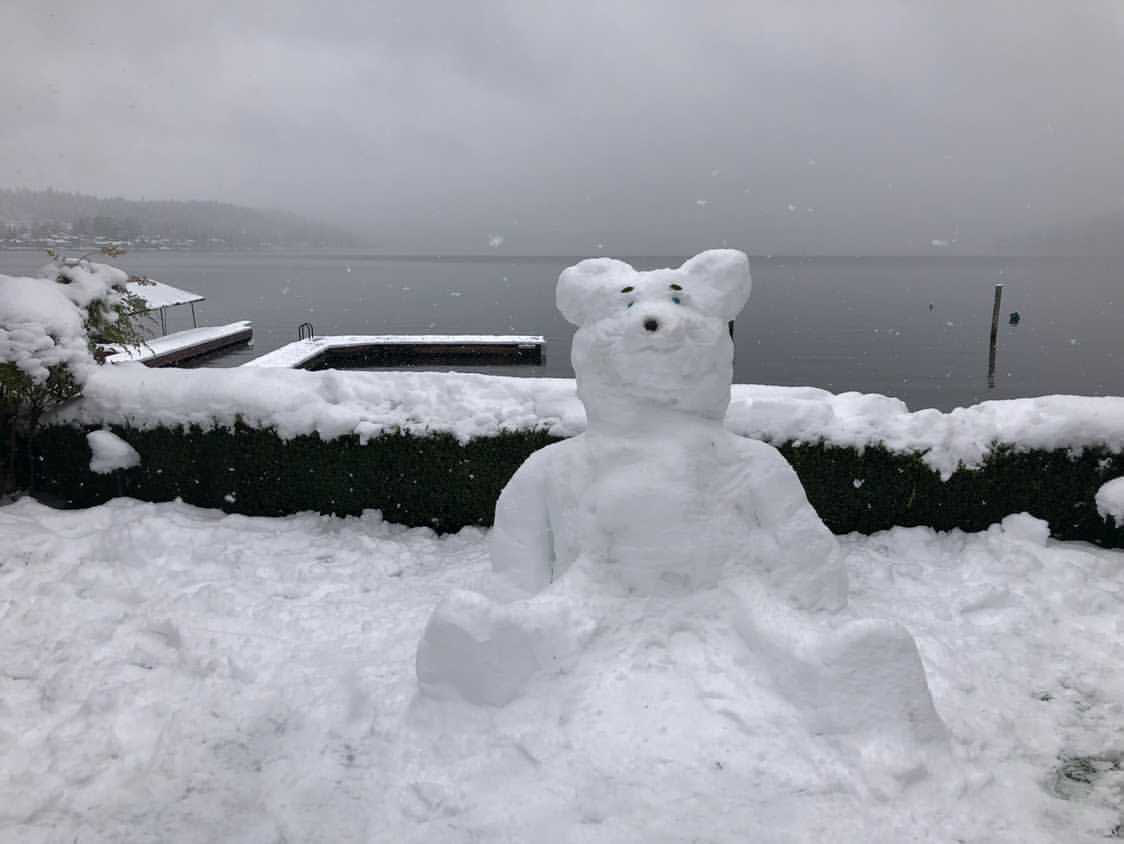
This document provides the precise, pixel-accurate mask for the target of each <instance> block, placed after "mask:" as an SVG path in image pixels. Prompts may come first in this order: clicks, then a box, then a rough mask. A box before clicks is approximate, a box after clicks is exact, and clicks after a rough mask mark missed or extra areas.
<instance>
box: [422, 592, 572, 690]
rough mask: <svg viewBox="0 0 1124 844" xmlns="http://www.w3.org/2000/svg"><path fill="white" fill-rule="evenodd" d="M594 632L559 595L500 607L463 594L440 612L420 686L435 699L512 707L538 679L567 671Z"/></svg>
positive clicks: (425, 644)
mask: <svg viewBox="0 0 1124 844" xmlns="http://www.w3.org/2000/svg"><path fill="white" fill-rule="evenodd" d="M591 628H592V625H591V624H590V623H589V622H587V621H585V620H583V619H579V618H575V614H574V613H573V612H572V607H571V604H570V603H569V602H568V601H565V600H561V599H559V598H557V597H554V596H551V595H538V596H535V597H533V598H529V599H526V600H521V601H514V602H511V603H498V602H496V601H493V600H491V599H490V598H488V597H486V596H484V595H481V594H479V593H477V592H467V591H463V590H459V591H456V592H453V593H452V594H451V595H449V597H448V598H446V599H445V600H444V601H443V602H442V603H441V604H440V605H438V607H437V609H436V610H434V612H433V615H432V616H431V617H430V619H429V623H428V624H427V625H426V628H425V632H424V633H423V634H422V638H421V642H420V643H419V645H418V652H417V675H418V684H419V687H420V689H421V692H422V694H424V695H427V696H429V697H434V698H450V697H452V698H457V697H459V698H461V699H463V700H466V701H468V702H470V703H475V704H484V705H489V706H504V705H505V704H507V703H510V702H511V701H512V700H514V699H515V698H517V697H518V696H519V695H520V694H521V693H522V691H523V689H524V688H525V687H526V685H527V683H528V682H529V681H530V680H531V678H532V677H533V676H534V675H535V674H537V673H539V672H540V671H550V670H559V669H561V668H562V667H564V664H565V660H566V659H567V657H569V656H571V655H572V654H573V653H574V652H576V651H577V650H578V649H579V648H580V646H581V644H582V642H583V641H584V639H585V638H587V636H588V633H589V632H591Z"/></svg>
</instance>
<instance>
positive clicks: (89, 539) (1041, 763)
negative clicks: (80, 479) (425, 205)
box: [0, 499, 1124, 844]
mask: <svg viewBox="0 0 1124 844" xmlns="http://www.w3.org/2000/svg"><path fill="white" fill-rule="evenodd" d="M1044 535H1045V528H1044V526H1043V525H1041V523H1036V522H1035V520H1033V519H1030V518H1029V517H1025V516H1023V517H1012V518H1010V519H1007V520H1005V521H1004V522H1003V524H1002V525H996V526H993V527H992V528H991V529H990V530H988V531H986V532H983V533H979V534H963V533H960V532H956V531H954V532H951V533H947V534H940V533H936V532H934V531H932V530H928V529H924V528H912V529H905V528H898V529H895V530H892V531H889V532H886V533H882V534H877V535H874V536H870V537H866V536H859V535H851V536H848V537H843V538H842V539H841V542H842V545H843V550H844V553H845V555H846V562H847V566H848V569H849V571H850V574H851V583H852V591H851V601H852V603H853V605H854V606H855V607H856V610H858V611H860V612H861V613H862V614H863V615H866V616H870V617H884V618H890V619H894V620H897V621H900V622H902V623H905V624H907V625H908V626H909V628H910V629H911V631H912V632H913V633H914V635H915V636H916V638H917V641H918V644H919V647H920V651H921V654H922V658H923V659H924V662H925V668H926V671H927V673H928V675H929V677H930V682H931V685H932V690H933V696H934V698H935V702H936V705H937V707H938V709H939V710H940V712H941V713H942V715H943V717H944V718H945V721H946V722H947V724H948V727H949V730H950V733H951V736H952V745H953V753H954V756H955V765H956V769H957V771H958V773H959V775H960V777H961V779H962V781H963V785H962V786H961V787H952V786H950V787H948V788H938V787H934V784H933V782H932V781H926V782H922V783H920V784H918V785H916V786H913V787H910V788H908V789H907V790H906V791H905V792H904V793H903V794H900V795H899V796H897V797H896V798H894V799H893V800H881V799H879V798H878V797H877V796H875V795H873V794H870V793H867V792H865V791H863V790H862V789H860V788H856V786H855V784H854V782H853V781H852V780H850V779H849V778H848V776H847V772H846V771H845V770H841V769H840V768H839V767H838V766H837V765H836V764H835V763H834V759H835V752H834V748H833V747H832V739H831V738H830V737H821V738H815V739H809V738H808V736H807V730H806V729H805V728H797V724H796V722H795V721H794V720H793V719H794V717H795V716H794V713H793V711H792V710H791V709H789V708H786V707H785V706H784V705H783V702H781V701H780V700H779V699H778V697H777V695H776V693H775V692H774V691H772V690H771V689H770V688H769V687H768V686H767V685H765V684H764V683H763V681H762V680H761V678H759V677H756V676H755V675H754V674H753V672H752V671H750V670H748V669H747V666H746V665H745V664H744V663H742V662H740V661H739V660H737V659H734V658H731V659H725V660H720V659H710V658H709V657H713V655H715V654H722V653H724V649H723V647H721V645H723V644H724V643H723V642H705V641H702V640H700V638H699V636H698V630H699V628H700V624H701V622H702V621H704V620H705V619H700V618H699V617H697V616H694V615H692V613H691V611H690V609H691V608H690V607H688V606H679V605H677V604H676V603H675V602H668V604H667V607H668V609H669V614H668V615H667V617H666V618H667V624H666V625H664V626H663V627H660V626H659V625H658V624H655V623H654V621H653V618H654V616H653V615H652V614H651V613H650V612H648V611H647V610H646V609H645V608H648V609H650V607H651V599H650V598H643V599H637V605H636V607H635V608H634V609H635V611H636V612H645V618H647V619H648V623H647V627H646V628H645V629H644V631H643V633H644V635H637V636H634V637H632V638H631V640H629V641H628V642H625V641H624V640H623V639H622V640H621V642H620V644H621V646H622V647H621V649H620V650H619V652H617V651H613V650H612V649H608V648H606V649H602V650H601V651H600V652H599V653H601V655H602V656H603V657H604V658H603V659H602V660H601V661H595V662H594V663H593V664H582V665H581V666H579V670H578V671H577V672H576V673H574V674H573V675H570V676H562V677H559V678H557V679H556V680H555V681H554V682H553V683H550V684H545V685H544V686H543V687H542V688H540V689H538V690H537V693H532V694H529V695H528V696H527V697H526V698H524V699H523V700H521V701H520V702H519V703H518V704H513V705H511V706H509V707H507V708H505V709H504V710H502V711H501V712H496V711H494V710H493V711H491V712H487V713H481V710H480V709H479V708H476V707H466V706H464V705H462V704H455V703H451V702H449V703H446V702H434V701H429V700H425V699H419V698H418V697H416V688H417V686H416V680H415V677H414V665H413V660H414V647H415V644H416V642H417V640H418V638H419V636H420V635H421V631H422V629H423V627H424V625H425V622H426V619H427V617H428V615H429V613H430V611H431V609H432V607H433V606H434V605H435V604H436V603H437V602H438V601H439V600H440V599H441V597H443V596H444V595H446V594H447V593H448V592H449V591H450V590H451V589H454V588H472V587H474V586H475V585H476V584H477V583H478V582H479V578H480V577H481V576H482V575H483V573H484V572H485V571H486V570H487V568H488V561H487V551H486V548H485V539H486V535H485V534H484V532H482V531H479V530H474V529H469V530H465V531H463V532H461V533H460V534H456V535H452V536H446V537H444V538H440V539H439V538H437V537H436V536H434V534H433V533H432V532H430V531H428V530H425V529H414V530H403V529H402V528H399V527H395V526H393V525H389V524H387V523H385V522H383V521H382V520H380V519H379V518H378V517H377V515H376V514H374V513H368V514H367V515H365V516H363V517H362V518H352V519H336V518H329V517H320V516H315V515H311V514H302V515H297V516H291V517H286V518H282V519H265V518H247V517H244V516H224V515H223V514H222V513H219V512H217V511H209V510H200V509H196V508H193V507H189V506H186V505H183V504H175V503H170V504H143V503H139V502H136V501H131V500H127V499H118V500H116V501H114V502H112V503H111V504H107V505H104V506H101V507H95V508H90V509H87V510H71V511H57V510H51V509H49V508H47V507H43V506H41V505H39V504H37V503H35V502H33V501H31V500H29V499H24V500H21V501H18V502H16V503H15V504H12V505H9V506H6V507H0V546H2V547H3V548H4V549H5V553H4V555H3V556H2V557H0V596H2V597H0V617H2V618H3V624H0V667H2V669H0V760H3V761H2V763H0V840H4V841H21V842H25V841H26V842H47V841H74V840H76V839H77V840H80V841H86V840H90V841H124V840H128V841H176V842H183V844H191V842H209V841H274V840H280V839H282V838H283V839H285V840H289V841H307V842H336V841H372V842H394V844H400V842H401V844H409V842H433V841H441V842H450V843H451V844H459V842H469V841H574V842H577V841H582V842H591V844H592V843H593V842H613V844H615V843H616V842H621V841H653V842H658V841H667V842H671V841H693V840H697V841H714V842H735V841H769V842H803V841H820V840H832V841H837V842H841V843H842V844H847V843H849V842H863V844H865V843H866V842H876V841H877V842H881V841H921V842H941V844H944V843H945V842H949V841H956V840H962V841H978V842H983V841H987V842H1019V844H1046V843H1047V842H1059V841H1065V842H1075V844H1078V843H1080V842H1090V844H1092V842H1103V841H1104V840H1105V838H1106V836H1107V835H1108V833H1109V831H1110V830H1111V829H1112V828H1113V826H1114V825H1116V824H1118V823H1120V820H1121V818H1120V809H1121V806H1120V794H1121V792H1120V787H1121V778H1122V777H1124V774H1122V773H1121V772H1120V771H1119V770H1116V771H1114V770H1112V762H1111V760H1112V759H1113V758H1115V759H1116V760H1117V761H1118V762H1119V758H1120V757H1119V753H1120V749H1121V748H1122V747H1124V710H1122V704H1121V701H1124V663H1122V662H1121V660H1120V659H1119V654H1120V653H1121V652H1122V649H1124V624H1122V623H1121V620H1120V613H1119V607H1120V601H1121V598H1122V597H1124V593H1122V589H1124V552H1120V551H1105V550H1101V549H1097V548H1093V547H1091V546H1089V545H1086V544H1084V543H1074V544H1067V543H1057V542H1052V541H1045V540H1044ZM677 607H678V608H677ZM625 620H626V619H622V621H625ZM559 686H561V687H562V689H561V691H560V689H559ZM747 687H749V688H752V689H754V690H755V691H756V695H755V696H754V697H752V698H747V697H746V695H745V691H746V688H747ZM532 691H533V692H535V690H532ZM661 729H662V730H663V732H661ZM1114 754H1115V756H1114ZM1089 759H1092V761H1089V762H1086V761H1084V760H1089ZM1105 760H1108V761H1105ZM1067 771H1069V772H1070V773H1071V774H1072V775H1071V776H1067V774H1066V772H1067ZM1063 796H1064V797H1067V798H1069V799H1062V798H1063Z"/></svg>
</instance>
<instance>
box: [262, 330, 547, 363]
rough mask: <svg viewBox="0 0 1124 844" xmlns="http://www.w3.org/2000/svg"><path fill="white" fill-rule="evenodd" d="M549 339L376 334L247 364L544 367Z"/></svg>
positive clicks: (316, 341) (317, 343)
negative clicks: (534, 365) (521, 365)
mask: <svg viewBox="0 0 1124 844" xmlns="http://www.w3.org/2000/svg"><path fill="white" fill-rule="evenodd" d="M545 345H546V341H545V340H544V339H543V338H542V337H540V336H532V335H526V336H524V335H515V336H512V335H506V334H376V335H335V336H324V337H309V338H305V339H303V340H297V341H296V342H294V343H288V344H287V345H284V346H282V347H281V348H279V349H276V350H275V351H272V352H268V353H266V354H264V355H262V356H261V357H258V358H254V359H253V360H251V361H248V362H246V363H244V364H242V365H243V366H275V367H286V368H289V369H324V368H327V367H332V366H341V367H342V368H345V369H346V368H348V367H349V366H350V367H362V366H408V365H410V364H414V365H418V364H423V365H430V366H433V365H437V366H445V365H455V364H464V365H481V364H541V363H542V361H543V347H544V346H545Z"/></svg>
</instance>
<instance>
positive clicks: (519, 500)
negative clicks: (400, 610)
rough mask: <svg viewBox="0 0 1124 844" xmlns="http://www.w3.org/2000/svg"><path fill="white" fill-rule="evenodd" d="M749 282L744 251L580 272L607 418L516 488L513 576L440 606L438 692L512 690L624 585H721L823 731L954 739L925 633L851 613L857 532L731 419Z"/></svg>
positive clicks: (422, 653) (593, 366) (499, 520)
mask: <svg viewBox="0 0 1124 844" xmlns="http://www.w3.org/2000/svg"><path fill="white" fill-rule="evenodd" d="M749 293H750V275H749V263H748V260H747V258H746V256H745V255H744V254H743V253H741V252H738V251H734V250H711V251H708V252H703V253H702V254H700V255H697V256H696V257H694V258H691V259H690V260H688V261H687V262H686V263H684V264H683V265H682V266H681V267H679V268H678V269H662V270H654V271H651V272H638V271H636V270H634V269H633V268H632V267H631V266H629V265H628V264H626V263H623V262H621V261H617V260H612V259H607V258H598V259H591V260H585V261H582V262H581V263H579V264H577V265H575V266H572V267H570V268H568V269H567V270H565V271H564V272H563V273H562V275H561V277H560V278H559V281H558V288H557V303H558V307H559V309H560V310H561V312H562V314H563V315H564V316H565V317H566V319H567V320H569V321H570V322H572V323H574V324H575V325H576V326H578V329H577V332H576V334H575V336H574V341H573V348H572V361H573V366H574V371H575V373H576V375H577V385H578V395H579V397H580V398H581V400H582V402H583V403H584V405H585V408H586V414H587V417H588V428H587V430H586V432H585V433H583V434H581V435H580V436H577V437H574V438H572V439H568V440H565V441H563V442H560V443H557V444H555V445H551V446H548V447H547V448H544V449H542V450H540V451H538V452H536V453H535V454H533V455H531V457H530V458H529V459H528V460H527V461H526V462H525V463H524V464H523V465H522V466H521V467H520V469H519V470H518V471H517V472H516V473H515V475H514V477H512V479H511V481H510V482H509V483H508V485H507V487H506V488H505V489H504V491H503V493H502V495H501V496H500V499H499V501H498V503H497V506H496V518H495V527H494V528H493V530H492V532H491V535H490V552H491V557H492V563H493V568H494V571H495V579H494V581H493V582H492V583H491V584H490V585H489V586H488V587H487V588H485V589H484V590H483V592H467V591H458V592H455V593H454V594H452V595H451V596H449V598H448V599H446V600H445V601H444V602H443V603H442V604H441V605H440V606H439V607H438V608H437V610H436V611H435V612H434V614H433V616H432V618H431V619H430V622H429V624H428V626H427V628H426V631H425V633H424V635H423V638H422V641H421V644H420V646H419V649H418V655H417V672H418V679H419V681H420V686H421V689H422V692H423V693H424V694H426V695H429V696H432V697H460V698H462V699H465V700H468V701H470V702H472V703H477V704H491V705H497V706H501V705H504V704H506V703H508V702H510V701H511V700H513V699H514V698H516V697H518V696H519V695H520V693H521V691H522V689H523V688H524V687H525V686H526V684H527V683H528V682H530V681H531V678H532V677H535V676H536V675H544V674H546V675H548V674H549V673H550V672H551V671H555V672H557V671H559V670H562V671H564V670H566V665H567V663H568V661H572V660H574V659H580V654H581V652H582V650H583V648H584V647H585V646H586V644H587V643H588V641H589V640H590V639H591V637H593V636H595V634H596V632H597V630H598V629H599V627H603V626H604V625H605V624H606V623H607V616H608V615H610V614H614V613H615V614H618V615H619V614H621V613H622V612H625V613H627V611H625V610H622V606H623V605H621V604H619V603H618V604H617V605H615V608H614V607H613V606H610V605H608V604H606V603H605V601H613V600H615V601H618V602H619V601H629V600H633V601H634V602H635V600H636V599H637V598H639V599H640V600H641V601H647V602H649V603H650V604H651V605H652V606H657V605H658V606H663V607H672V606H673V605H674V604H675V602H677V601H678V602H680V603H682V601H684V600H690V596H692V595H698V594H700V593H710V592H721V593H722V594H724V595H727V596H731V597H730V599H729V600H728V601H727V602H726V603H722V602H719V603H717V604H715V606H723V607H728V608H729V613H730V617H728V618H727V619H725V620H717V621H716V623H721V624H725V625H726V627H727V628H729V627H730V626H732V627H733V628H734V629H736V630H737V631H738V633H739V634H741V639H742V640H743V641H744V643H745V645H746V646H747V647H748V650H749V651H750V652H752V653H753V654H755V655H756V657H757V658H758V660H759V662H760V663H761V664H764V665H765V666H766V668H767V669H768V671H769V673H770V674H772V675H773V678H774V682H775V684H776V686H777V687H778V688H780V690H781V691H782V693H783V694H784V695H785V696H786V697H787V699H789V700H791V701H792V702H793V703H794V705H796V706H798V707H802V708H803V710H804V711H805V712H806V714H807V716H808V718H809V719H810V721H811V723H812V728H813V730H814V731H816V732H819V733H832V734H854V733H864V732H867V733H872V734H874V733H877V734H879V735H881V736H885V735H886V734H887V730H891V731H893V729H897V734H896V738H895V739H894V740H895V741H903V742H906V743H907V744H908V743H916V742H918V741H920V742H926V741H929V740H931V739H940V737H942V736H943V725H942V724H941V721H940V719H939V717H938V716H937V714H936V712H935V710H934V709H933V705H932V701H931V699H930V696H929V691H928V687H927V685H926V681H925V675H924V671H923V669H922V666H921V662H920V658H919V655H918V653H917V649H916V647H915V645H914V643H913V640H912V638H911V637H910V635H909V634H908V633H907V632H906V631H905V630H904V629H903V628H901V627H900V626H898V625H895V624H893V623H890V622H883V621H874V620H863V619H854V618H851V617H849V615H848V613H847V612H846V610H845V605H846V601H847V576H846V572H845V570H844V567H843V564H842V560H841V554H840V551H839V547H838V545H837V543H836V540H835V538H834V536H833V535H832V534H831V532H830V531H829V530H828V529H827V528H826V527H825V526H824V524H823V522H822V521H821V520H820V518H819V517H818V516H817V514H816V512H815V511H814V510H813V509H812V507H811V505H810V504H809V503H808V500H807V498H806V496H805V494H804V490H803V487H802V485H801V484H800V481H799V479H798V478H797V477H796V473H795V472H794V471H793V469H792V468H791V466H789V464H788V463H787V461H785V459H784V458H783V457H782V456H781V455H780V453H779V452H778V451H777V450H776V449H774V448H773V447H772V446H770V445H767V444H765V443H762V442H758V441H755V440H750V439H747V438H744V437H739V436H736V435H734V434H732V433H730V432H729V431H727V430H726V429H725V427H724V425H723V420H724V417H725V414H726V410H727V406H728V404H729V401H730V382H731V379H732V374H733V342H732V340H731V337H730V332H729V331H728V323H729V321H730V320H732V319H734V317H736V316H737V314H738V313H739V312H740V311H741V309H742V307H743V306H744V305H745V303H746V300H747V299H748V297H749ZM723 611H725V610H723ZM599 614H600V615H599ZM610 623H611V622H610ZM894 725H896V727H895V726H894Z"/></svg>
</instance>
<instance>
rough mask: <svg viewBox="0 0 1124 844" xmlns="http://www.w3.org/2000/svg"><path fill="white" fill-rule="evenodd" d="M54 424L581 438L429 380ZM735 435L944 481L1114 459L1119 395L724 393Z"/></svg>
mask: <svg viewBox="0 0 1124 844" xmlns="http://www.w3.org/2000/svg"><path fill="white" fill-rule="evenodd" d="M55 418H56V420H57V421H59V422H72V423H79V424H87V425H102V424H106V425H129V426H133V427H138V428H151V427H157V426H165V427H173V428H174V427H178V426H181V425H183V426H187V425H199V426H201V427H203V428H211V427H214V426H220V427H231V426H233V425H234V423H235V420H236V419H241V420H242V421H243V422H245V423H246V424H248V425H250V426H253V427H259V428H274V429H276V431H277V433H278V434H279V435H280V436H281V437H283V438H286V439H288V438H292V437H295V436H299V435H302V434H313V433H317V434H319V435H320V436H321V437H323V438H325V439H332V438H335V437H339V436H344V435H348V434H358V435H359V436H360V437H361V438H363V439H364V440H366V439H367V438H369V437H372V436H377V435H378V434H380V433H383V432H385V431H394V430H402V431H408V432H411V433H419V434H423V433H426V432H430V431H443V432H448V433H451V434H453V435H454V436H455V437H457V439H458V440H460V441H462V442H464V441H467V440H469V439H472V438H474V437H483V436H489V435H492V434H495V433H496V432H498V431H501V430H527V429H533V428H541V429H544V430H547V431H549V432H550V433H551V434H553V435H555V436H560V437H566V436H573V435H575V434H578V433H581V431H583V430H584V429H585V410H584V408H583V407H582V405H581V402H579V401H578V398H577V393H576V391H575V387H574V382H573V380H571V379H567V378H508V377H499V376H489V375H476V374H465V373H454V372H449V373H439V372H341V371H336V370H324V371H321V372H306V371H304V370H286V369H266V368H260V369H259V368H254V367H242V368H238V369H196V370H175V369H164V370H158V369H146V368H145V367H143V366H141V365H139V364H136V365H121V366H115V367H112V368H110V367H102V368H100V369H99V370H98V371H96V372H94V373H92V375H91V377H90V379H89V382H88V383H87V384H86V387H85V398H84V399H83V400H82V401H81V402H78V403H76V404H74V405H72V406H70V407H67V408H64V409H63V410H62V411H60V412H59V413H58V414H57V416H56V417H55ZM726 422H727V425H728V426H729V428H730V429H731V430H733V431H734V432H735V433H738V434H742V435H744V436H749V437H754V438H757V439H762V440H765V441H767V442H770V443H773V444H774V445H779V444H781V443H785V442H809V443H814V442H820V441H823V442H826V443H829V444H832V445H838V446H850V447H856V448H859V449H862V448H865V447H867V446H872V445H884V446H885V447H887V448H888V449H890V450H891V451H897V452H904V453H909V452H922V453H923V454H924V460H925V462H926V463H927V464H928V465H929V466H930V467H932V468H933V469H934V470H936V471H938V472H940V473H941V475H942V476H943V477H945V478H947V477H948V476H949V475H951V474H952V472H954V471H955V470H956V468H957V466H959V465H964V466H966V467H973V466H978V465H980V463H981V462H983V461H984V460H985V459H986V457H987V455H988V452H989V451H990V449H991V447H992V445H993V444H994V443H1002V444H1009V445H1012V446H1014V447H1016V448H1025V449H1055V448H1069V449H1075V450H1080V449H1083V448H1089V447H1094V446H1104V447H1106V448H1108V449H1111V450H1113V451H1120V450H1124V398H1118V397H1088V396H1041V397H1038V398H1029V399H1011V400H1006V401H990V402H983V403H982V404H978V405H973V406H972V407H967V408H957V409H956V410H953V411H952V412H951V413H942V412H940V411H938V410H931V409H930V410H920V411H916V412H910V410H909V408H908V407H907V406H906V405H905V403H904V402H902V401H900V400H898V399H894V398H888V397H886V396H881V395H875V394H870V395H868V394H863V393H841V394H838V395H836V394H833V393H829V392H827V391H826V390H820V389H816V388H814V387H769V386H759V385H752V384H735V385H734V387H733V400H732V402H731V403H730V410H729V413H728V414H727V418H726Z"/></svg>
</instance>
